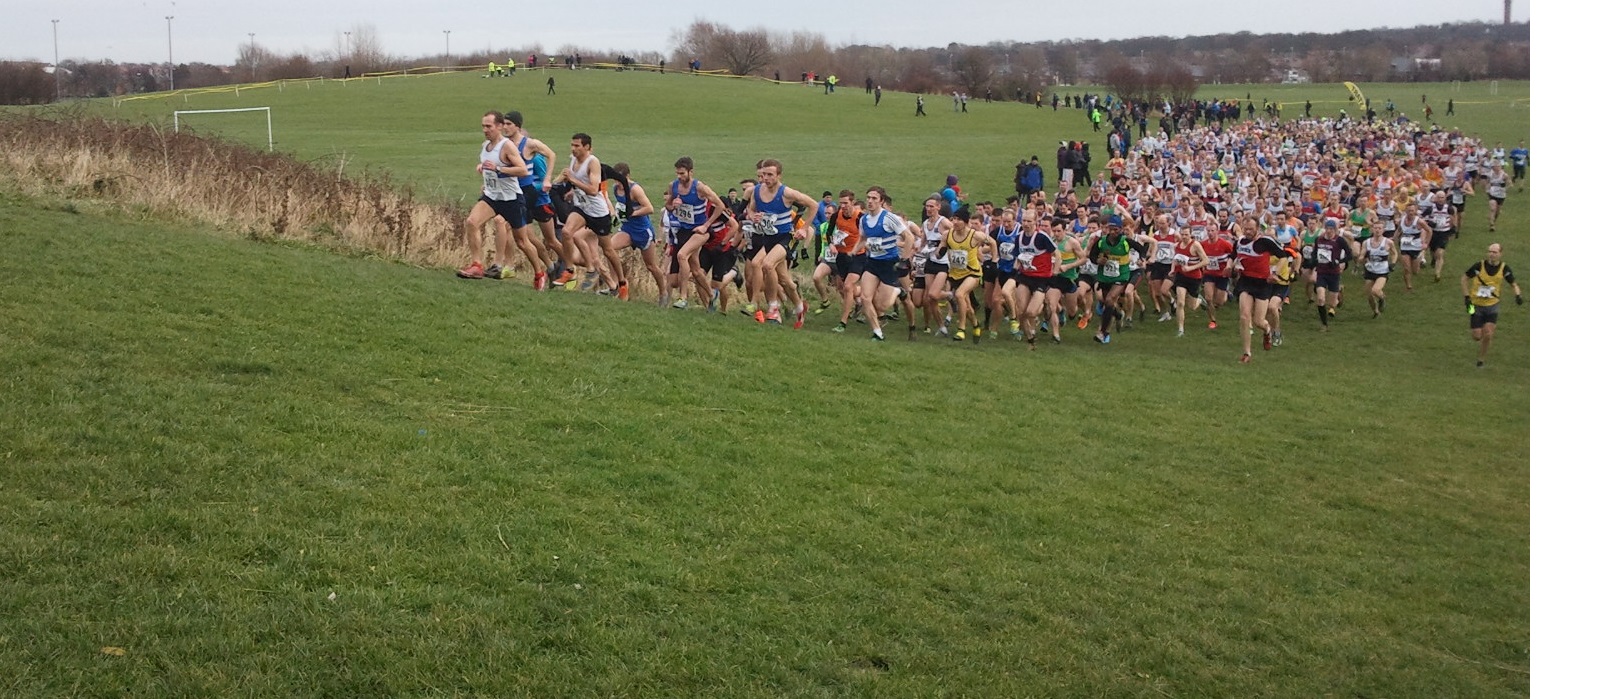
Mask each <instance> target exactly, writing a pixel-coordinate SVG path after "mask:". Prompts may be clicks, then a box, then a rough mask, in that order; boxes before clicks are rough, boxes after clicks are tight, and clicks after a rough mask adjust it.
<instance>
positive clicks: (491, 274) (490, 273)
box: [483, 265, 500, 279]
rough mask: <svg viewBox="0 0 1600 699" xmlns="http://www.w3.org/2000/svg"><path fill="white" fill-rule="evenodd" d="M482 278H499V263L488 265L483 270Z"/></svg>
mask: <svg viewBox="0 0 1600 699" xmlns="http://www.w3.org/2000/svg"><path fill="white" fill-rule="evenodd" d="M483 278H484V279H499V278H500V265H489V268H488V269H486V270H483Z"/></svg>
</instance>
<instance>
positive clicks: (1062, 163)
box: [1056, 141, 1072, 182]
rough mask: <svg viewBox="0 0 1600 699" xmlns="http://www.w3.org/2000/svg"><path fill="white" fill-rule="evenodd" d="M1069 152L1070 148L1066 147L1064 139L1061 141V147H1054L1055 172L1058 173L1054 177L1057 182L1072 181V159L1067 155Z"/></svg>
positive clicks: (1070, 151)
mask: <svg viewBox="0 0 1600 699" xmlns="http://www.w3.org/2000/svg"><path fill="white" fill-rule="evenodd" d="M1071 153H1072V149H1070V148H1067V142H1066V141H1062V142H1061V147H1060V148H1057V149H1056V173H1057V174H1058V175H1059V177H1057V178H1056V181H1057V182H1061V181H1066V182H1071V181H1072V159H1071V158H1070V157H1068V156H1069V155H1070V154H1071Z"/></svg>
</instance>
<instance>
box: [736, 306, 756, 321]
mask: <svg viewBox="0 0 1600 699" xmlns="http://www.w3.org/2000/svg"><path fill="white" fill-rule="evenodd" d="M739 312H740V313H743V314H745V315H747V316H753V315H755V314H756V305H755V304H753V303H747V304H745V305H744V308H741V309H739ZM758 322H759V321H758Z"/></svg>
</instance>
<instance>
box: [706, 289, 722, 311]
mask: <svg viewBox="0 0 1600 699" xmlns="http://www.w3.org/2000/svg"><path fill="white" fill-rule="evenodd" d="M721 298H722V290H721V289H712V290H711V302H710V303H707V304H706V312H707V313H716V312H717V300H718V299H721Z"/></svg>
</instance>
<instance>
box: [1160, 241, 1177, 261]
mask: <svg viewBox="0 0 1600 699" xmlns="http://www.w3.org/2000/svg"><path fill="white" fill-rule="evenodd" d="M1175 250H1177V246H1176V245H1173V244H1172V243H1166V242H1158V243H1156V262H1158V263H1161V264H1166V263H1169V262H1172V259H1173V253H1174V251H1175Z"/></svg>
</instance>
